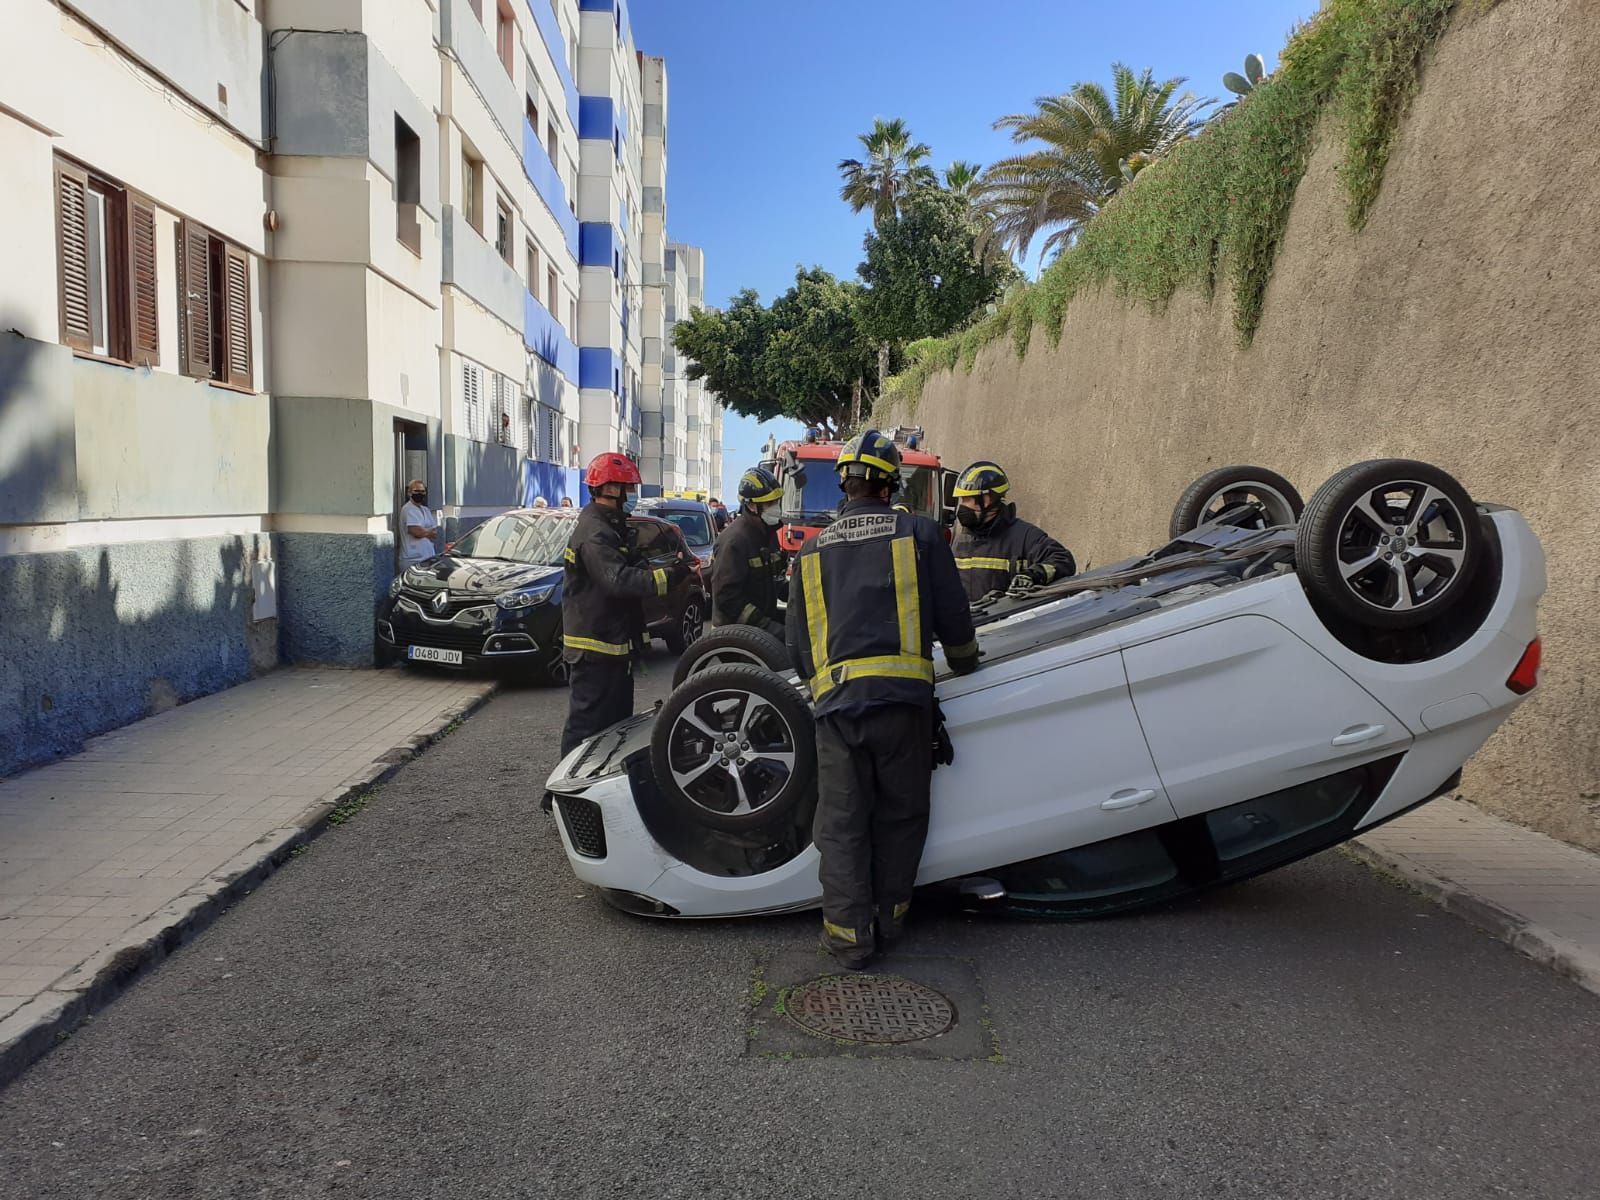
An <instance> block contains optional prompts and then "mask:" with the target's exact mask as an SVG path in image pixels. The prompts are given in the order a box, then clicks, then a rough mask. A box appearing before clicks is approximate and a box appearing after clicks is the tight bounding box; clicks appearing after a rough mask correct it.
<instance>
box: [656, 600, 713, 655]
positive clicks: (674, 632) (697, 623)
mask: <svg viewBox="0 0 1600 1200" xmlns="http://www.w3.org/2000/svg"><path fill="white" fill-rule="evenodd" d="M703 603H704V601H702V600H701V598H700V597H699V596H690V597H689V599H688V600H686V601H685V602H684V605H683V612H682V613H681V614H680V615H679V617H678V623H677V625H676V626H675V627H673V628H672V629H669V630H668V631H667V633H666V634H665V635H664V640H665V641H666V643H667V649H668V650H670V651H672V652H673V653H674V654H682V653H683V652H684V651H685V650H687V649H688V648H689V647H690V646H692V645H694V644H695V642H696V641H698V640H699V638H700V634H701V633H702V632H704V630H705V626H706V618H705V610H704V608H703V607H702V605H703Z"/></svg>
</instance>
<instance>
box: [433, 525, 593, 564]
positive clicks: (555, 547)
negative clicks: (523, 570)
mask: <svg viewBox="0 0 1600 1200" xmlns="http://www.w3.org/2000/svg"><path fill="white" fill-rule="evenodd" d="M577 524H578V523H577V522H576V521H572V520H568V519H566V518H563V517H546V518H544V519H543V520H540V519H538V518H532V517H517V516H503V517H490V518H489V519H488V520H487V521H485V522H484V523H483V524H482V525H479V526H478V527H477V528H476V529H474V530H473V531H472V532H471V533H469V534H467V535H466V536H465V537H464V538H462V539H461V540H460V541H459V542H457V543H456V546H455V551H454V553H456V554H459V555H462V556H463V557H465V558H505V559H510V560H511V561H513V562H524V563H532V564H534V565H535V566H545V567H554V566H559V565H560V564H561V562H562V554H563V552H564V551H565V550H566V548H567V541H568V540H569V539H570V538H571V537H572V531H573V530H574V529H575V528H577Z"/></svg>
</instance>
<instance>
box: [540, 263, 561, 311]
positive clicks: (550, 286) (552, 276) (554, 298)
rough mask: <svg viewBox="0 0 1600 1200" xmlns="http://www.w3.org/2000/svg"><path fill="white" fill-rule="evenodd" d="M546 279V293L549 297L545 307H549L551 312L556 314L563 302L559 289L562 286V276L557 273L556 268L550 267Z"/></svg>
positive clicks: (545, 275) (546, 272) (545, 274)
mask: <svg viewBox="0 0 1600 1200" xmlns="http://www.w3.org/2000/svg"><path fill="white" fill-rule="evenodd" d="M544 281H545V293H544V294H545V295H546V296H548V297H549V299H548V300H547V301H546V302H545V307H547V308H548V309H549V310H550V312H551V314H552V315H554V314H555V313H557V312H559V311H560V302H561V293H560V291H559V290H558V289H559V288H560V278H559V277H558V276H557V275H556V269H555V268H554V267H549V268H547V269H546V270H545V273H544Z"/></svg>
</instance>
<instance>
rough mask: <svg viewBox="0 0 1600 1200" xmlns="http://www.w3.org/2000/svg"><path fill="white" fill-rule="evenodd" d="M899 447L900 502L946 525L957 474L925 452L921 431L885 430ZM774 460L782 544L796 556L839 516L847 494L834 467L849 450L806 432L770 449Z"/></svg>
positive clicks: (765, 462)
mask: <svg viewBox="0 0 1600 1200" xmlns="http://www.w3.org/2000/svg"><path fill="white" fill-rule="evenodd" d="M883 432H885V433H887V434H888V435H889V436H890V437H892V438H893V439H894V443H895V445H896V446H898V447H899V448H900V490H899V491H898V492H897V493H896V494H895V501H894V502H895V503H896V504H898V505H904V506H905V507H906V508H908V509H910V510H911V511H912V512H914V513H917V514H918V515H919V516H924V517H930V518H932V519H933V520H935V521H939V522H941V523H946V518H947V517H948V516H949V515H950V514H952V513H953V512H954V504H953V501H952V495H951V493H952V489H953V488H954V487H955V472H954V471H950V470H947V469H946V468H945V467H944V466H943V465H942V464H941V463H940V462H939V456H938V455H937V454H930V453H929V452H928V451H926V450H923V449H921V448H920V447H921V443H922V441H923V438H924V436H925V435H924V433H923V430H922V427H921V426H905V425H902V426H899V427H897V428H895V429H886V430H884V431H883ZM768 449H769V457H767V458H765V459H763V460H762V465H763V466H765V467H766V468H767V469H768V470H769V471H771V472H772V473H773V474H774V475H776V476H777V477H778V482H779V483H781V484H782V485H783V524H782V525H780V526H779V527H778V544H779V545H780V546H782V547H783V549H785V550H787V551H789V552H790V553H791V554H792V553H793V552H794V551H796V550H798V549H800V547H801V546H803V545H805V542H806V539H807V538H809V537H811V536H812V535H814V534H816V533H818V532H819V531H821V530H822V529H823V528H825V527H826V526H827V525H828V524H830V523H831V522H832V521H833V519H834V517H835V516H836V515H837V514H838V509H839V505H840V503H841V502H842V501H843V500H844V495H843V493H841V492H840V491H839V474H838V472H837V471H836V470H835V468H834V464H835V463H836V462H838V460H839V452H840V451H841V450H843V449H844V443H843V442H842V441H833V440H829V439H825V438H823V437H821V436H820V435H819V434H818V433H817V432H816V431H815V430H807V431H806V435H805V436H804V437H803V438H801V439H799V440H797V441H788V442H779V443H777V444H776V445H771V444H769V448H768Z"/></svg>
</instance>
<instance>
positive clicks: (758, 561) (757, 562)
mask: <svg viewBox="0 0 1600 1200" xmlns="http://www.w3.org/2000/svg"><path fill="white" fill-rule="evenodd" d="M750 565H751V566H752V567H764V566H766V565H767V560H766V559H764V558H762V557H761V555H759V554H758V555H756V556H755V557H754V558H752V559H751V560H750Z"/></svg>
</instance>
